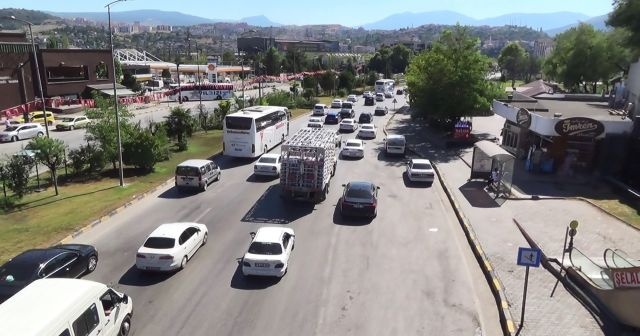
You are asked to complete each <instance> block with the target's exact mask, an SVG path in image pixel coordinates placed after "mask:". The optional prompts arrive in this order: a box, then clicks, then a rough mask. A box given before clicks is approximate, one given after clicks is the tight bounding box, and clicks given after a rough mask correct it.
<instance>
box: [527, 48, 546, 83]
mask: <svg viewBox="0 0 640 336" xmlns="http://www.w3.org/2000/svg"><path fill="white" fill-rule="evenodd" d="M541 70H542V60H541V59H540V58H538V57H536V56H535V55H534V54H533V53H528V54H527V59H526V62H525V68H524V80H525V82H527V83H529V82H531V81H532V80H533V79H535V78H536V76H538V75H539V74H540V71H541Z"/></svg>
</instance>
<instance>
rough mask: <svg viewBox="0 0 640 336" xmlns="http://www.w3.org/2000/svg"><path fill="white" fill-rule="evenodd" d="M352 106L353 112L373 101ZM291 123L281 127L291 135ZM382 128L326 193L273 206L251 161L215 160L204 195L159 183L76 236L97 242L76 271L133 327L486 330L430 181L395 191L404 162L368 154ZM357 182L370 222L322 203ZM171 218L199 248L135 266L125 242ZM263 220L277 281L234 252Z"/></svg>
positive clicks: (458, 241) (471, 268) (135, 243)
mask: <svg viewBox="0 0 640 336" xmlns="http://www.w3.org/2000/svg"><path fill="white" fill-rule="evenodd" d="M398 98H399V100H400V97H398ZM385 103H386V104H387V105H388V106H392V105H391V102H390V99H389V100H387V102H385ZM361 104H362V100H361V101H359V102H358V103H357V104H356V111H357V112H360V111H363V110H372V109H373V108H372V107H366V108H365V107H362V105H361ZM398 106H400V105H398ZM388 118H389V116H387V117H375V122H376V124H377V125H378V126H379V127H382V126H383V124H384V123H385V122H386V120H387V119H388ZM304 123H306V120H305V119H303V118H301V119H299V120H296V121H294V122H292V125H291V129H292V131H295V130H297V129H299V128H300V127H301V126H302V125H303V124H304ZM331 127H334V128H335V126H331ZM352 136H354V134H351V135H346V136H345V138H348V137H352ZM383 137H384V135H383V134H382V133H379V134H378V139H377V140H372V141H367V148H366V157H365V158H364V159H363V160H355V161H351V160H340V162H339V163H338V170H337V172H336V176H335V177H334V179H333V180H332V182H331V183H332V187H331V188H330V194H329V197H328V198H327V200H326V201H325V202H323V203H321V204H317V205H315V206H314V205H309V204H296V203H293V204H291V203H286V202H284V201H282V200H281V199H280V198H279V192H278V187H277V183H278V181H277V180H255V179H254V178H252V176H251V173H252V164H251V161H246V160H234V159H230V158H225V157H222V158H218V159H216V160H218V162H219V164H220V165H221V167H222V168H223V169H224V170H223V174H222V179H221V181H220V182H216V183H214V184H213V185H212V186H211V187H210V188H209V190H208V191H207V192H206V193H199V194H193V195H181V194H178V193H176V192H175V190H174V189H173V188H171V187H169V188H165V189H163V190H161V191H159V192H158V193H157V195H154V196H152V197H148V198H147V199H145V200H143V201H141V202H139V203H137V204H136V205H135V206H133V207H130V208H128V209H126V210H125V211H123V212H122V213H120V214H118V215H116V216H114V217H113V218H112V219H110V220H108V221H107V222H106V223H103V224H100V225H99V226H97V227H96V228H94V229H93V230H91V231H89V232H87V233H85V234H83V235H80V236H79V237H77V241H78V242H83V243H90V244H94V245H96V246H97V248H98V249H99V250H100V256H101V260H100V263H99V265H98V268H97V270H96V271H95V272H94V273H93V274H91V275H89V276H87V278H88V279H94V280H97V281H101V282H104V283H109V284H112V285H115V286H116V287H117V288H118V289H120V290H122V291H124V292H126V293H128V294H129V295H131V297H132V298H133V300H134V306H135V316H134V319H133V329H132V334H133V335H187V334H188V335H213V334H216V335H311V334H314V335H408V334H416V335H422V334H433V335H440V334H441V335H454V334H455V335H465V334H466V335H473V334H474V333H475V332H476V330H477V328H478V327H479V326H480V325H482V327H483V328H485V334H487V335H494V334H498V333H500V331H499V330H494V329H491V328H495V323H491V321H492V320H493V319H495V321H497V312H496V311H495V309H496V308H495V301H493V298H492V297H491V296H490V293H489V289H488V286H487V285H486V281H485V280H484V277H483V276H482V273H481V272H480V270H479V269H478V266H477V264H476V263H475V260H473V256H472V254H471V252H470V251H469V248H468V246H467V245H466V242H465V238H464V236H463V234H462V231H461V229H460V227H459V224H457V222H456V220H455V215H454V214H453V212H452V210H451V209H450V207H449V206H448V205H447V203H446V202H445V201H444V200H446V197H445V195H444V192H443V190H442V189H441V188H440V186H439V184H437V183H434V184H433V186H432V187H429V188H426V187H417V188H416V187H414V186H407V185H406V184H405V182H404V180H403V178H402V171H403V168H404V163H403V162H402V161H401V160H389V159H386V158H384V156H382V155H380V152H379V148H380V145H381V143H382V142H381V140H382V138H383ZM277 151H278V149H274V152H277ZM363 179H364V180H372V181H374V182H376V183H378V184H379V185H380V186H381V190H380V197H381V199H380V202H379V206H380V208H379V212H378V217H377V218H375V219H374V220H372V221H371V222H367V221H356V222H353V221H352V220H344V219H342V218H341V216H339V215H338V214H337V212H336V209H335V205H336V202H337V200H338V199H339V197H340V195H341V192H342V188H341V187H340V185H341V184H342V183H346V182H348V181H351V180H363ZM173 221H198V222H200V223H204V224H206V225H207V226H208V228H209V233H210V236H209V243H208V244H207V245H205V246H204V247H203V248H202V249H201V250H200V251H199V252H198V253H197V254H196V255H195V257H194V258H193V259H192V260H191V261H190V262H189V264H188V265H187V268H186V269H185V270H184V271H182V272H179V273H176V274H167V275H145V274H140V273H139V272H137V271H136V270H135V269H134V268H133V265H134V259H135V252H136V250H137V248H138V247H139V246H140V244H142V242H143V241H144V239H145V238H146V236H147V235H148V234H149V233H150V232H151V231H152V230H153V229H154V228H155V227H156V226H157V225H159V224H161V223H167V222H173ZM265 224H274V225H286V226H290V227H292V228H293V229H294V230H295V231H296V249H295V251H294V252H293V256H292V260H291V262H290V269H289V272H288V274H287V275H286V276H285V277H284V278H282V279H281V280H269V279H251V280H247V279H245V278H244V277H243V276H242V275H241V273H240V271H239V267H238V263H237V258H239V257H241V256H242V254H243V253H244V252H245V251H246V248H247V246H248V243H249V239H250V237H249V232H251V231H255V230H256V229H257V228H258V227H260V226H262V225H265ZM485 321H489V322H485ZM487 329H489V330H487Z"/></svg>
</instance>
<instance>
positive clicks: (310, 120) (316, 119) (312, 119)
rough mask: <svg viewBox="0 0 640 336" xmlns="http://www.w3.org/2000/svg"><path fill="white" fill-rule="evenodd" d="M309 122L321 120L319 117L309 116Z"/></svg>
mask: <svg viewBox="0 0 640 336" xmlns="http://www.w3.org/2000/svg"><path fill="white" fill-rule="evenodd" d="M309 122H322V119H320V118H311V119H309Z"/></svg>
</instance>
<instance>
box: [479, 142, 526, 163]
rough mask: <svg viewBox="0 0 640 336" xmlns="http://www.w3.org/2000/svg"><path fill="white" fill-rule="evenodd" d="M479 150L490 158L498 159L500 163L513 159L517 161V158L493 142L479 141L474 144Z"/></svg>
mask: <svg viewBox="0 0 640 336" xmlns="http://www.w3.org/2000/svg"><path fill="white" fill-rule="evenodd" d="M474 146H475V147H477V148H478V149H479V150H481V151H482V152H483V153H485V154H486V155H487V156H488V157H490V158H492V159H496V160H499V161H507V160H511V159H515V158H516V157H515V156H513V154H511V153H509V152H507V151H506V150H504V148H502V147H500V146H499V145H498V144H496V143H495V142H493V141H489V140H482V141H478V142H476V143H475V144H474Z"/></svg>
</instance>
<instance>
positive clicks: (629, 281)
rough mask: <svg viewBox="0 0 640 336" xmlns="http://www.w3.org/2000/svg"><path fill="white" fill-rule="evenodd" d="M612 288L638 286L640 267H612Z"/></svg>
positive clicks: (639, 282)
mask: <svg viewBox="0 0 640 336" xmlns="http://www.w3.org/2000/svg"><path fill="white" fill-rule="evenodd" d="M611 275H612V278H613V287H614V288H638V287H640V267H628V268H612V269H611Z"/></svg>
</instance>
